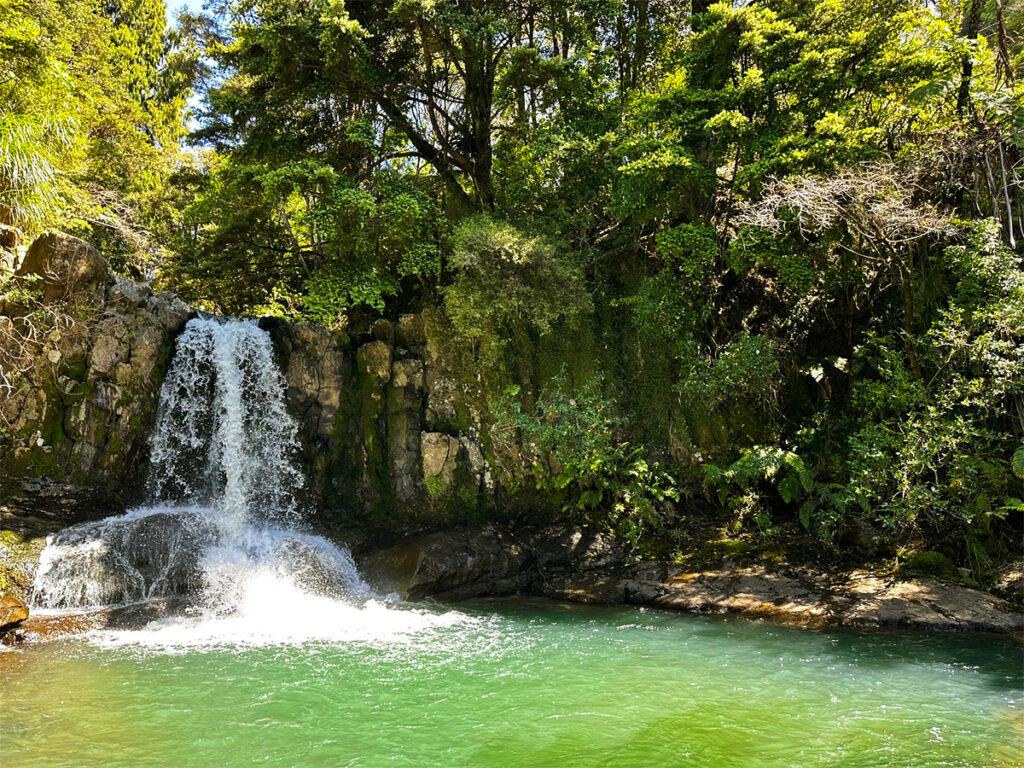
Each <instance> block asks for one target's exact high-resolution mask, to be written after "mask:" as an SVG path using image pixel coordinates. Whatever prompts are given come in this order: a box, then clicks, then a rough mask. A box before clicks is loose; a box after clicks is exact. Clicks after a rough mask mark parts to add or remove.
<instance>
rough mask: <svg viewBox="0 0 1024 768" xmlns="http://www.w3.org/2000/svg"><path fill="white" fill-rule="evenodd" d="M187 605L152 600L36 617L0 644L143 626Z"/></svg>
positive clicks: (25, 643) (23, 624) (180, 602)
mask: <svg viewBox="0 0 1024 768" xmlns="http://www.w3.org/2000/svg"><path fill="white" fill-rule="evenodd" d="M185 607H186V604H185V603H184V602H183V601H181V600H175V599H168V600H151V601H149V602H146V603H135V604H133V605H122V606H114V607H112V608H101V609H99V610H95V611H87V612H79V613H64V614H58V615H52V616H33V617H32V618H29V619H26V620H25V621H24V622H22V623H21V624H19V625H18V626H16V627H14V628H13V629H12V630H11V631H9V632H8V633H7V634H5V635H4V636H2V637H0V644H2V645H35V644H38V643H47V642H53V641H57V640H62V639H65V638H67V637H70V636H72V635H80V634H83V633H85V632H91V631H93V630H97V629H119V630H126V629H128V630H130V629H141V628H142V627H144V626H146V625H147V624H149V623H150V622H152V621H156V620H157V619H161V618H164V617H165V616H169V615H173V614H177V613H181V611H182V610H183V609H184V608H185Z"/></svg>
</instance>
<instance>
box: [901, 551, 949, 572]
mask: <svg viewBox="0 0 1024 768" xmlns="http://www.w3.org/2000/svg"><path fill="white" fill-rule="evenodd" d="M899 572H900V574H901V575H910V576H932V577H934V578H940V579H955V578H957V577H958V575H959V574H958V573H957V570H956V566H955V565H954V564H953V561H952V560H950V559H949V558H948V557H946V556H945V555H944V554H942V553H941V552H934V551H931V550H924V551H915V552H911V553H910V554H909V555H908V556H907V557H906V558H905V559H904V560H903V562H902V563H900V567H899Z"/></svg>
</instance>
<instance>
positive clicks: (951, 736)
mask: <svg viewBox="0 0 1024 768" xmlns="http://www.w3.org/2000/svg"><path fill="white" fill-rule="evenodd" d="M385 613H386V614H387V617H386V618H387V620H388V621H392V622H394V621H395V616H396V615H398V617H399V619H401V614H402V613H403V610H402V609H386V610H384V609H382V610H381V611H380V614H385ZM409 616H410V617H415V618H416V620H415V621H410V622H408V626H407V627H406V628H405V630H403V631H390V630H386V631H381V632H377V633H375V632H374V631H373V627H375V626H378V624H379V623H380V622H378V620H377V619H374V620H373V621H368V622H366V626H363V627H362V630H361V631H358V632H352V633H349V635H348V639H346V640H345V641H341V642H338V641H330V640H324V639H322V638H321V639H315V635H310V639H305V640H303V639H302V637H301V636H300V635H294V636H291V635H288V636H277V637H276V639H275V637H270V638H269V639H264V640H262V641H260V642H253V643H247V642H245V640H244V638H240V637H239V636H238V635H237V634H231V633H226V634H225V635H224V637H225V638H228V639H227V640H224V641H220V640H218V639H217V635H216V633H210V632H207V633H206V634H203V633H201V632H198V633H194V634H193V635H192V639H191V640H190V639H189V635H188V628H185V629H184V630H182V629H181V628H178V629H177V630H175V631H174V632H163V633H161V632H152V633H146V632H141V633H118V634H114V633H111V634H98V635H95V636H92V637H87V638H78V639H75V640H72V641H67V642H63V643H60V644H54V645H49V646H40V647H34V648H27V649H24V650H17V651H8V652H3V653H0V681H2V685H0V750H2V751H0V754H2V758H0V764H2V765H3V768H21V767H22V766H33V768H41V767H42V766H81V767H83V768H85V767H88V766H110V767H114V768H116V767H118V766H126V767H127V766H131V767H132V768H139V767H140V766H249V765H265V766H709V767H713V768H729V767H730V766H744V767H746V766H757V767H758V768H770V767H772V766H787V767H791V766H844V768H845V767H851V766H864V767H865V768H868V767H870V768H882V767H885V766H899V767H900V768H908V767H916V766H984V767H985V768H993V767H995V766H1024V746H1022V745H1024V710H1022V701H1024V690H1022V687H1024V667H1022V649H1021V646H1020V645H1018V644H1015V643H1013V642H1009V641H1005V640H1000V639H989V638H970V637H955V636H937V635H926V634H882V633H878V634H865V633H859V634H858V633H850V632H831V633H830V632H820V631H812V630H801V629H795V628H789V627H781V626H776V625H772V624H768V623H759V622H749V621H743V620H731V619H721V618H707V617H697V616H686V615H678V614H670V613H662V612H658V611H646V610H643V609H630V608H594V607H581V606H564V605H559V604H554V603H543V602H524V601H486V602H476V603H471V604H465V605H460V606H457V607H456V608H454V609H444V610H442V609H436V610H432V611H426V612H425V613H410V614H409ZM384 623H387V622H384ZM399 623H401V622H400V621H399ZM392 629H394V627H392Z"/></svg>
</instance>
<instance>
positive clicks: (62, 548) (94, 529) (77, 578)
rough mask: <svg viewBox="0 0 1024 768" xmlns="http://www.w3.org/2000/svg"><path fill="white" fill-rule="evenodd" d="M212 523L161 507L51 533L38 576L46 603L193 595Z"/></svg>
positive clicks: (40, 601)
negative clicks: (160, 510)
mask: <svg viewBox="0 0 1024 768" xmlns="http://www.w3.org/2000/svg"><path fill="white" fill-rule="evenodd" d="M208 536H209V529H208V526H207V525H206V524H205V523H204V521H203V520H202V519H200V518H199V517H198V515H196V514H194V513H176V514H172V513H166V512H158V513H155V514H150V515H147V516H145V517H132V516H126V517H115V518H109V519H106V520H99V521H96V522H87V523H79V524H78V525H74V526H71V527H69V528H66V529H64V530H63V531H61V532H60V533H59V534H56V535H55V536H53V537H51V541H50V542H49V547H48V548H47V549H46V551H45V552H44V553H43V556H44V559H43V561H42V562H41V563H40V565H39V571H38V573H37V574H36V579H35V593H34V595H33V603H34V604H36V605H39V606H42V607H44V608H68V607H77V606H83V605H84V606H90V605H96V606H99V605H115V604H118V603H129V602H133V601H139V600H152V599H155V598H164V597H172V596H178V597H181V596H188V595H191V594H195V593H197V592H198V591H199V590H200V588H201V587H202V575H201V569H200V559H201V557H202V554H203V542H204V540H205V539H206V538H207V537H208Z"/></svg>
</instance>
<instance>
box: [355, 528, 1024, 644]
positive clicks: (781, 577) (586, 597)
mask: <svg viewBox="0 0 1024 768" xmlns="http://www.w3.org/2000/svg"><path fill="white" fill-rule="evenodd" d="M360 565H361V567H362V568H363V571H364V573H365V575H366V577H367V579H368V580H369V582H370V583H371V584H372V585H374V586H375V587H376V588H377V589H380V590H383V591H386V592H397V593H398V594H399V595H401V596H403V597H406V598H408V599H413V600H417V599H423V598H426V597H435V598H439V599H443V600H458V599H465V598H470V597H482V596H494V595H541V596H544V597H550V598H555V599H559V600H569V601H575V602H587V603H632V604H637V605H650V606H654V607H658V608H665V609H671V610H680V611H692V612H697V613H736V614H740V615H744V616H748V617H752V618H764V619H770V620H773V621H782V622H787V623H795V624H800V625H804V626H817V627H830V626H847V627H906V628H915V629H927V630H937V631H961V632H999V633H1021V632H1024V614H1021V613H1019V612H1016V611H1014V610H1013V609H1012V608H1011V606H1010V605H1009V604H1007V603H1006V602H1004V601H1002V600H1000V599H999V598H997V597H995V596H993V595H990V594H987V593H984V592H980V591H978V590H975V589H970V588H968V587H965V586H962V585H959V584H955V583H951V582H946V581H942V580H939V579H911V580H892V579H885V578H882V577H880V576H878V575H876V574H872V573H868V572H865V571H853V572H835V573H831V572H825V571H816V570H812V569H809V568H792V567H772V568H769V567H767V566H760V565H759V566H736V565H731V564H729V563H728V562H722V563H718V564H717V565H716V566H715V567H707V568H704V569H701V570H692V569H688V568H685V567H683V566H680V565H676V564H671V563H665V562H659V561H644V562H640V563H636V564H632V565H629V564H627V563H626V561H625V559H624V558H623V556H622V552H621V551H620V550H619V549H618V548H617V547H616V546H615V545H614V544H613V543H612V542H610V541H608V540H607V539H606V538H605V537H603V536H601V535H600V534H595V533H588V532H585V531H581V530H559V529H553V528H549V529H543V530H539V531H529V530H527V531H518V532H512V531H508V530H501V529H496V528H485V529H483V530H466V529H461V530H455V531H449V532H444V533H434V534H430V535H427V536H423V537H419V538H415V539H410V540H408V541H405V542H403V543H401V544H398V545H395V546H392V547H389V548H386V549H382V550H378V551H374V552H371V553H369V554H366V555H364V556H363V558H362V560H361V563H360Z"/></svg>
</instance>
